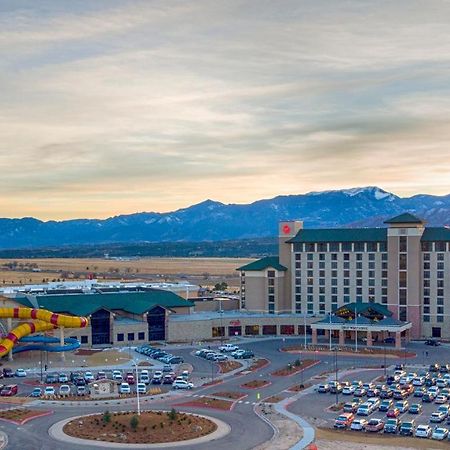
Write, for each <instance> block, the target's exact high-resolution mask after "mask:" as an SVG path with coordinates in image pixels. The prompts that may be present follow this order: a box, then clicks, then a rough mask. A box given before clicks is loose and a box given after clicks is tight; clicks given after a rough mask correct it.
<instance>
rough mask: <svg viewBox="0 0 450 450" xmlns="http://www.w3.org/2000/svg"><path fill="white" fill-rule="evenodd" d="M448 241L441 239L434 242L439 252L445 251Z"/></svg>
mask: <svg viewBox="0 0 450 450" xmlns="http://www.w3.org/2000/svg"><path fill="white" fill-rule="evenodd" d="M445 247H446V242H443V241H439V242H435V243H434V248H435V250H436V251H437V252H445V250H446V249H445Z"/></svg>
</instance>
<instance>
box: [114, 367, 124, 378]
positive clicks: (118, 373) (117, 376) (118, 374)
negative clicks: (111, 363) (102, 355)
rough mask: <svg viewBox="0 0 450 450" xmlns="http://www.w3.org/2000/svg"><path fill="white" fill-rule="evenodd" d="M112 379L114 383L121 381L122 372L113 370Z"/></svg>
mask: <svg viewBox="0 0 450 450" xmlns="http://www.w3.org/2000/svg"><path fill="white" fill-rule="evenodd" d="M112 377H113V380H115V381H122V380H123V377H122V372H121V371H120V370H117V369H116V370H113V373H112Z"/></svg>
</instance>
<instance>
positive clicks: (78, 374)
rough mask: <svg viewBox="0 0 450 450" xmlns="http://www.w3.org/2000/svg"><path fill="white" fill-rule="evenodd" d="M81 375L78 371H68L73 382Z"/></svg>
mask: <svg viewBox="0 0 450 450" xmlns="http://www.w3.org/2000/svg"><path fill="white" fill-rule="evenodd" d="M80 377H82V375H81V373H80V372H70V377H69V378H70V381H71V382H72V383H73V382H74V381H75V380H76V379H77V378H80Z"/></svg>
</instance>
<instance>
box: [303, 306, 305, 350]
mask: <svg viewBox="0 0 450 450" xmlns="http://www.w3.org/2000/svg"><path fill="white" fill-rule="evenodd" d="M303 334H304V337H305V350H306V313H304V314H303Z"/></svg>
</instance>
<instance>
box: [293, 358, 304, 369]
mask: <svg viewBox="0 0 450 450" xmlns="http://www.w3.org/2000/svg"><path fill="white" fill-rule="evenodd" d="M301 365H302V362H301V361H300V360H299V359H296V360H295V362H294V366H295V367H300V366H301Z"/></svg>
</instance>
